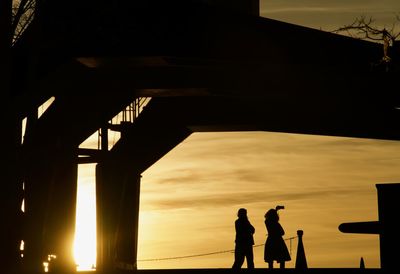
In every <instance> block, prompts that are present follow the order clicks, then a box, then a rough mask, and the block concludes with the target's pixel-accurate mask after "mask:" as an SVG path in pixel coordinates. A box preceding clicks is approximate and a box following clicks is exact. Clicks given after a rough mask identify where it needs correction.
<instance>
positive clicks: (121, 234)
mask: <svg viewBox="0 0 400 274" xmlns="http://www.w3.org/2000/svg"><path fill="white" fill-rule="evenodd" d="M140 179H141V176H140V175H138V174H135V173H128V174H127V177H126V180H125V184H124V189H123V192H122V195H121V198H122V199H121V201H122V202H121V206H120V209H119V213H120V215H119V216H120V217H119V220H118V227H117V242H116V245H117V246H116V248H117V256H116V257H117V260H118V263H119V264H120V268H122V269H125V270H136V269H137V247H138V228H139V204H140Z"/></svg>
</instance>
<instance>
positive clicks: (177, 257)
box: [137, 236, 297, 262]
mask: <svg viewBox="0 0 400 274" xmlns="http://www.w3.org/2000/svg"><path fill="white" fill-rule="evenodd" d="M295 238H297V236H295V237H290V238H287V239H284V240H285V241H290V253H291V252H292V244H291V243H292V240H293V239H295ZM264 245H265V244H258V245H254V246H253V247H260V246H264ZM234 252H235V250H234V249H229V250H221V251H215V252H209V253H200V254H193V255H185V256H176V257H165V258H154V259H142V260H137V261H138V262H154V261H169V260H178V259H187V258H195V257H203V256H210V255H216V254H222V253H234Z"/></svg>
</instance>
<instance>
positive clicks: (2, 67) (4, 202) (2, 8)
mask: <svg viewBox="0 0 400 274" xmlns="http://www.w3.org/2000/svg"><path fill="white" fill-rule="evenodd" d="M11 7H12V0H2V1H0V60H1V61H0V100H1V102H2V107H1V108H0V125H1V132H2V134H1V136H0V140H1V144H2V155H1V157H2V161H1V165H0V176H1V179H0V182H1V191H0V220H1V222H2V225H1V226H0V227H1V228H0V243H1V248H0V265H1V269H2V272H4V273H15V272H18V271H17V266H18V262H19V259H20V254H19V242H20V239H21V237H20V236H21V235H19V234H20V233H19V232H20V229H19V228H20V225H19V217H20V216H19V214H20V206H21V200H20V198H21V197H20V192H21V187H22V186H21V184H20V182H19V178H18V176H17V154H18V132H17V129H18V113H17V112H16V109H15V108H13V99H14V98H13V94H12V85H11V69H12V59H11V36H12V33H11Z"/></svg>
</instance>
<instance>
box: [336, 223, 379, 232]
mask: <svg viewBox="0 0 400 274" xmlns="http://www.w3.org/2000/svg"><path fill="white" fill-rule="evenodd" d="M339 230H340V231H341V232H343V233H358V234H380V223H379V222H378V221H371V222H355V223H342V224H340V225H339Z"/></svg>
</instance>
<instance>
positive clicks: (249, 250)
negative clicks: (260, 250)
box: [232, 208, 255, 269]
mask: <svg viewBox="0 0 400 274" xmlns="http://www.w3.org/2000/svg"><path fill="white" fill-rule="evenodd" d="M237 216H238V219H237V220H236V221H235V231H236V237H235V262H234V263H233V266H232V268H233V269H240V268H241V267H242V265H243V263H244V259H245V258H246V261H247V268H248V269H254V255H253V245H254V238H253V234H254V233H255V229H254V227H253V226H252V225H251V223H250V221H249V219H248V218H247V210H246V209H245V208H240V209H239V211H238V214H237Z"/></svg>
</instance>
